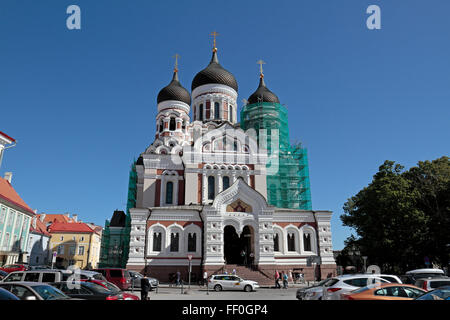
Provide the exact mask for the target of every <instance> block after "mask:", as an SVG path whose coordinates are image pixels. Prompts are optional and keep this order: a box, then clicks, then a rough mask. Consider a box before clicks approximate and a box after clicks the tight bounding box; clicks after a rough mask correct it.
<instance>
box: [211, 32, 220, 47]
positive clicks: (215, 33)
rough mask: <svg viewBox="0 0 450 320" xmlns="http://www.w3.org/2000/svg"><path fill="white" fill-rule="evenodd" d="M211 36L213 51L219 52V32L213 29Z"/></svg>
mask: <svg viewBox="0 0 450 320" xmlns="http://www.w3.org/2000/svg"><path fill="white" fill-rule="evenodd" d="M210 35H211V36H213V39H214V40H213V52H217V48H216V36H218V35H219V33H217V32H216V31H213V32H211V33H210Z"/></svg>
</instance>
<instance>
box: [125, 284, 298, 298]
mask: <svg viewBox="0 0 450 320" xmlns="http://www.w3.org/2000/svg"><path fill="white" fill-rule="evenodd" d="M183 290H184V292H186V293H184V294H182V293H181V287H166V286H164V287H160V288H158V292H156V291H155V290H153V291H151V292H149V295H148V296H149V298H150V300H297V299H296V297H295V293H296V291H297V288H293V287H291V288H288V289H273V288H259V289H258V290H257V291H254V292H244V291H221V292H215V291H211V290H210V291H209V294H208V292H207V290H206V288H205V287H200V286H191V289H190V290H188V289H187V286H185V287H184V288H183ZM130 292H131V291H130ZM133 294H135V295H137V296H139V297H140V296H141V292H140V291H138V290H135V291H134V292H133Z"/></svg>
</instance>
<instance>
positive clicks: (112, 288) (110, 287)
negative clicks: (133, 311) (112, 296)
mask: <svg viewBox="0 0 450 320" xmlns="http://www.w3.org/2000/svg"><path fill="white" fill-rule="evenodd" d="M104 285H105V286H106V288H107V289H108V290H110V291H112V292H114V293H117V292H120V289H119V287H117V286H116V285H115V284H112V283H111V282H107V281H106V282H105V283H104Z"/></svg>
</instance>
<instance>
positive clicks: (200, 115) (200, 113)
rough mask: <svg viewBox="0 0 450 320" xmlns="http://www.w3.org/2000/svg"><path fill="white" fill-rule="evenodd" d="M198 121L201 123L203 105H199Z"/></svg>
mask: <svg viewBox="0 0 450 320" xmlns="http://www.w3.org/2000/svg"><path fill="white" fill-rule="evenodd" d="M198 118H199V120H200V121H203V103H202V104H200V111H199V117H198Z"/></svg>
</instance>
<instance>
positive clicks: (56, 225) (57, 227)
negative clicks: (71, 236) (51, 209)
mask: <svg viewBox="0 0 450 320" xmlns="http://www.w3.org/2000/svg"><path fill="white" fill-rule="evenodd" d="M48 231H49V232H50V233H54V232H80V233H94V232H95V231H94V230H92V228H91V227H89V226H88V225H87V224H86V223H83V222H72V223H63V222H53V223H52V224H51V225H50V226H49V227H48Z"/></svg>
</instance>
